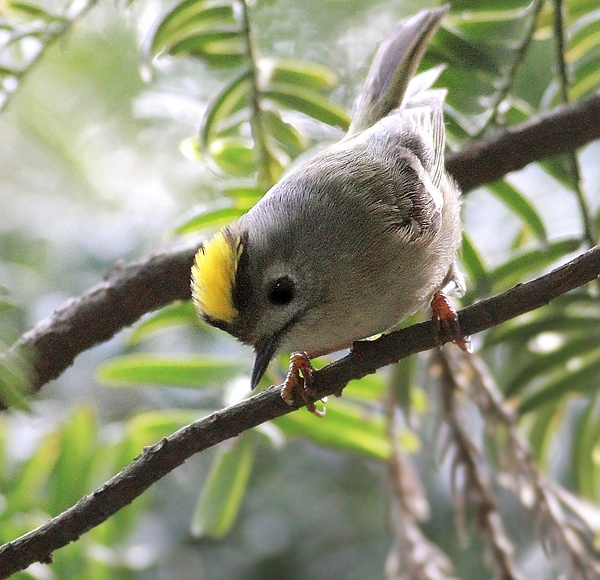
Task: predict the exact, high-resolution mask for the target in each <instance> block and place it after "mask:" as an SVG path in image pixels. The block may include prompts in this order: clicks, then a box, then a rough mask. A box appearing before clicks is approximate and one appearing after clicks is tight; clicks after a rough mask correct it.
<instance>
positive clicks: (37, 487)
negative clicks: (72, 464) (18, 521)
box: [3, 432, 60, 512]
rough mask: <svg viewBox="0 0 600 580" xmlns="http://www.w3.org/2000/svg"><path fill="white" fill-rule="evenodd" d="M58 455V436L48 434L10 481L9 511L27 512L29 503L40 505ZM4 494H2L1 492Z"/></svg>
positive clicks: (55, 433)
mask: <svg viewBox="0 0 600 580" xmlns="http://www.w3.org/2000/svg"><path fill="white" fill-rule="evenodd" d="M59 454H60V435H59V433H57V432H53V433H48V434H47V435H46V436H45V437H43V439H42V440H41V441H40V442H39V445H38V447H37V449H36V450H35V453H34V454H33V455H32V456H31V457H30V458H28V459H27V460H26V461H25V462H24V463H23V464H22V465H21V466H20V469H19V472H18V473H17V474H16V475H15V477H14V478H13V480H12V481H11V486H10V506H9V508H10V510H11V511H14V512H19V511H24V512H25V511H27V510H28V509H29V508H30V505H31V503H32V502H33V503H39V504H42V493H43V491H45V487H46V485H47V482H48V479H49V478H50V475H51V474H52V471H53V470H54V467H55V465H56V462H57V460H58V457H59ZM3 493H4V492H3Z"/></svg>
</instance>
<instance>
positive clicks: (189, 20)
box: [145, 0, 239, 56]
mask: <svg viewBox="0 0 600 580" xmlns="http://www.w3.org/2000/svg"><path fill="white" fill-rule="evenodd" d="M235 24H237V22H236V18H235V12H234V9H233V3H232V2H229V1H225V2H220V1H206V0H185V1H184V2H181V3H180V4H178V5H177V6H175V8H173V9H172V10H171V11H170V12H169V13H168V14H167V15H166V16H164V17H163V18H162V20H160V21H159V23H158V25H157V26H156V28H155V30H154V33H153V34H152V35H150V36H149V38H150V40H151V42H150V43H149V44H147V45H146V47H145V52H146V53H147V54H149V55H150V56H155V55H157V54H158V53H160V52H169V51H170V50H171V49H172V47H173V46H174V45H176V44H177V43H179V42H181V41H182V40H184V39H185V38H187V37H189V36H191V35H194V34H199V33H202V32H211V31H213V32H218V31H219V29H222V28H231V26H232V25H235ZM238 34H239V30H238Z"/></svg>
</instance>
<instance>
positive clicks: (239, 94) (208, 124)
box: [200, 71, 251, 150]
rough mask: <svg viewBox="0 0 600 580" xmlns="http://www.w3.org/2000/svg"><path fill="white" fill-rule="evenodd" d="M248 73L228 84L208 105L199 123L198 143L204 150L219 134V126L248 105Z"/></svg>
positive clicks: (249, 77)
mask: <svg viewBox="0 0 600 580" xmlns="http://www.w3.org/2000/svg"><path fill="white" fill-rule="evenodd" d="M250 79H251V76H250V72H249V71H246V72H244V73H243V74H241V75H240V76H238V77H237V78H235V79H234V80H233V81H232V82H231V83H229V84H228V85H227V86H226V87H225V88H224V89H223V90H222V91H221V92H220V93H219V94H218V95H217V96H216V97H215V99H214V100H213V101H212V103H210V104H209V105H208V107H207V108H206V112H205V113H204V117H203V119H202V123H201V129H200V143H201V146H202V148H203V149H204V150H208V147H209V145H210V143H211V141H212V140H213V138H214V137H215V136H216V135H218V133H219V125H220V124H222V123H224V121H225V120H226V119H227V118H229V117H230V116H231V115H232V114H233V113H235V112H237V111H239V110H241V109H243V108H244V107H246V106H247V104H248V95H249V93H250Z"/></svg>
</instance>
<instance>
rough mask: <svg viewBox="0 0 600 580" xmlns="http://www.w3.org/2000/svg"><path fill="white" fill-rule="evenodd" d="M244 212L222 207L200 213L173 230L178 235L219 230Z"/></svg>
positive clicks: (238, 209) (243, 210)
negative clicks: (211, 229)
mask: <svg viewBox="0 0 600 580" xmlns="http://www.w3.org/2000/svg"><path fill="white" fill-rule="evenodd" d="M245 212H246V209H240V208H237V207H222V208H219V209H215V210H212V211H207V212H203V213H200V214H198V215H196V216H194V217H193V218H191V219H189V220H188V221H186V222H185V223H184V224H182V225H181V226H179V227H178V228H176V229H175V232H176V233H178V234H189V233H191V232H196V231H199V230H203V229H207V228H219V227H222V226H225V225H227V224H229V223H231V222H232V221H233V220H235V219H237V218H239V217H240V216H241V215H243V214H244V213H245Z"/></svg>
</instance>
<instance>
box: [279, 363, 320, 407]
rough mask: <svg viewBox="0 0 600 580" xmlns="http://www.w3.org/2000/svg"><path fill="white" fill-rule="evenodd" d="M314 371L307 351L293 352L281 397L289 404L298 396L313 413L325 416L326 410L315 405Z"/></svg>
mask: <svg viewBox="0 0 600 580" xmlns="http://www.w3.org/2000/svg"><path fill="white" fill-rule="evenodd" d="M314 372H315V369H314V367H313V366H312V364H310V359H309V358H308V355H307V354H306V353H305V352H295V353H293V354H292V356H291V357H290V366H289V370H288V374H287V376H286V377H285V381H284V382H283V386H282V388H281V398H282V399H283V400H284V401H285V402H286V403H287V404H288V405H293V404H294V403H295V402H296V398H297V399H298V400H299V401H300V402H301V403H302V404H303V405H305V406H306V408H307V409H308V410H309V411H310V412H311V413H312V414H313V415H316V416H317V417H323V416H324V415H325V411H319V410H318V409H317V407H316V406H315V401H314V393H313V390H312V377H313V373H314Z"/></svg>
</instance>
